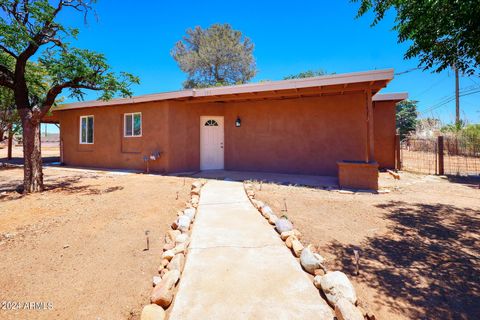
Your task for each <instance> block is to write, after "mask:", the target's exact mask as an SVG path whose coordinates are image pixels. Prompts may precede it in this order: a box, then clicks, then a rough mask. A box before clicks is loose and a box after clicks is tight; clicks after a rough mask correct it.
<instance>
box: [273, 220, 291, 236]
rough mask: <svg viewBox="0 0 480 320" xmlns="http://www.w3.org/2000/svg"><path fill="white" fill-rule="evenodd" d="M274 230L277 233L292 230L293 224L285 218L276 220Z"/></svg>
mask: <svg viewBox="0 0 480 320" xmlns="http://www.w3.org/2000/svg"><path fill="white" fill-rule="evenodd" d="M275 229H277V232H278V233H280V234H281V233H283V232H287V231H292V230H293V224H292V223H291V222H290V221H289V220H288V219H287V218H285V217H282V218H280V219H277V221H276V222H275Z"/></svg>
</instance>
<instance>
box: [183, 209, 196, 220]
mask: <svg viewBox="0 0 480 320" xmlns="http://www.w3.org/2000/svg"><path fill="white" fill-rule="evenodd" d="M196 211H197V210H195V209H194V208H187V209H185V210H184V211H183V214H184V215H185V216H187V217H188V218H190V220H191V221H193V218H195V213H196Z"/></svg>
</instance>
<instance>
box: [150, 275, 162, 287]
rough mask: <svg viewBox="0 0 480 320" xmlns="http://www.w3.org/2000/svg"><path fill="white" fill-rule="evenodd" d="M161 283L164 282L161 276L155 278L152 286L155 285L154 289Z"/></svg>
mask: <svg viewBox="0 0 480 320" xmlns="http://www.w3.org/2000/svg"><path fill="white" fill-rule="evenodd" d="M160 281H162V278H161V277H159V276H153V280H152V284H153V286H154V287H155V286H156V285H157V284H159V283H160Z"/></svg>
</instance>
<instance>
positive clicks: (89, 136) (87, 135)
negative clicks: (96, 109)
mask: <svg viewBox="0 0 480 320" xmlns="http://www.w3.org/2000/svg"><path fill="white" fill-rule="evenodd" d="M80 143H81V144H93V116H82V117H80Z"/></svg>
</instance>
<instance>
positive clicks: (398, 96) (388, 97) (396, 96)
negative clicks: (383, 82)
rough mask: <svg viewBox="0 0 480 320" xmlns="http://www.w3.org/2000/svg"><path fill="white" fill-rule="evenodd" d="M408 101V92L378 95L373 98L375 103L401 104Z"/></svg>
mask: <svg viewBox="0 0 480 320" xmlns="http://www.w3.org/2000/svg"><path fill="white" fill-rule="evenodd" d="M406 99H408V93H406V92H396V93H377V94H376V95H374V96H373V99H372V100H373V101H374V102H377V101H394V102H400V101H403V100H406Z"/></svg>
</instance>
